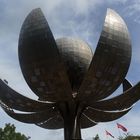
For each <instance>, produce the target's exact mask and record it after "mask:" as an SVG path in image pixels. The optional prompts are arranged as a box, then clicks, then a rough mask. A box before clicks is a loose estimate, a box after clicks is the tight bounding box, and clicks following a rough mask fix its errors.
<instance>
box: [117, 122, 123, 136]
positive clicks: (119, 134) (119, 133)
mask: <svg viewBox="0 0 140 140" xmlns="http://www.w3.org/2000/svg"><path fill="white" fill-rule="evenodd" d="M116 125H117V123H116ZM117 129H118V132H119V137H122V135H121V131H120V129H119V128H118V127H117Z"/></svg>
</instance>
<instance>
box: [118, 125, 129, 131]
mask: <svg viewBox="0 0 140 140" xmlns="http://www.w3.org/2000/svg"><path fill="white" fill-rule="evenodd" d="M117 127H118V128H120V129H122V130H123V131H124V132H127V129H126V128H125V127H124V126H123V125H121V124H119V123H117Z"/></svg>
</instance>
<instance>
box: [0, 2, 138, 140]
mask: <svg viewBox="0 0 140 140" xmlns="http://www.w3.org/2000/svg"><path fill="white" fill-rule="evenodd" d="M38 7H40V8H41V9H42V10H43V13H44V14H45V16H46V18H47V21H48V23H49V25H50V27H51V30H52V32H53V34H54V37H55V38H60V37H64V36H68V37H76V38H81V39H82V40H84V41H86V42H88V43H89V44H90V46H92V49H93V51H94V50H95V48H96V45H97V43H98V39H99V36H100V32H101V29H102V25H103V22H104V18H105V14H106V10H107V8H111V9H114V10H115V11H116V12H118V13H119V14H120V15H121V16H122V18H123V19H124V21H125V22H126V24H127V26H128V29H129V31H130V35H131V39H132V51H133V52H132V61H131V65H130V69H129V72H128V74H127V79H129V80H130V81H131V82H132V84H136V83H137V82H138V81H139V80H140V0H133V1H130V0H106V1H102V0H69V1H68V0H38V1H37V0H36V1H35V0H20V1H19V0H11V1H10V0H0V78H1V79H7V80H8V82H9V86H11V87H12V88H14V89H15V90H16V91H18V92H20V93H21V94H24V95H26V96H28V97H30V98H33V99H37V97H36V96H35V95H34V94H33V93H32V91H31V90H30V89H29V87H28V86H27V84H26V82H25V81H24V79H23V76H22V73H21V70H20V67H19V62H18V53H17V49H18V37H19V32H20V28H21V25H22V23H23V21H24V19H25V17H26V16H27V15H28V13H29V12H30V11H31V10H32V9H34V8H38ZM117 92H118V93H121V92H122V89H120V90H118V91H117ZM115 94H116V93H115ZM139 117H140V102H138V103H137V104H136V105H135V106H134V108H133V109H132V110H131V111H130V112H129V113H128V114H127V115H125V116H124V117H123V118H121V119H119V120H117V121H113V122H109V123H101V124H99V125H97V126H95V127H92V128H89V129H85V130H82V136H83V138H84V139H89V140H90V138H91V137H93V136H95V135H96V134H97V133H98V134H99V136H100V137H101V139H102V140H105V139H106V136H105V129H106V130H108V131H109V132H111V133H112V134H113V135H114V136H115V137H118V135H119V133H118V130H117V127H116V122H120V123H122V124H123V125H124V126H126V127H127V129H128V131H129V132H130V133H133V134H140V119H139ZM9 122H10V123H12V124H15V126H16V127H17V131H20V132H22V133H24V134H25V135H27V136H31V140H50V139H52V140H62V139H63V130H57V131H56V130H55V131H51V130H45V129H42V128H39V127H37V126H35V125H31V124H24V123H20V122H18V121H15V120H13V119H11V118H10V117H8V116H7V115H6V114H5V113H4V112H3V111H2V110H1V109H0V127H3V126H4V124H5V123H9ZM122 134H123V133H122Z"/></svg>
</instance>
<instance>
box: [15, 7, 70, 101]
mask: <svg viewBox="0 0 140 140" xmlns="http://www.w3.org/2000/svg"><path fill="white" fill-rule="evenodd" d="M18 50H19V61H20V66H21V70H22V72H23V75H24V78H25V80H26V82H27V83H28V85H29V87H30V88H31V89H32V91H33V92H34V93H35V94H36V95H37V96H39V97H40V99H42V100H47V101H58V100H60V101H66V100H71V99H72V94H71V93H72V90H71V86H70V83H69V80H68V77H67V74H66V71H65V67H64V64H63V62H62V60H61V58H60V54H59V51H58V49H57V45H56V42H55V40H54V37H53V34H52V33H51V30H50V28H49V25H48V23H47V21H46V19H45V17H44V15H43V13H42V11H41V9H35V10H33V11H31V13H30V14H29V15H28V16H27V18H26V19H25V21H24V23H23V25H22V28H21V31H20V37H19V49H18Z"/></svg>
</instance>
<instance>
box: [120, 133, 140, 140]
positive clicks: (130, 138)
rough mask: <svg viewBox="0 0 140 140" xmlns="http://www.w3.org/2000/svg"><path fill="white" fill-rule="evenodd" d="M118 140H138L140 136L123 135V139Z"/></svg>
mask: <svg viewBox="0 0 140 140" xmlns="http://www.w3.org/2000/svg"><path fill="white" fill-rule="evenodd" d="M118 139H119V140H140V136H133V135H132V134H129V133H127V134H125V137H119V138H118Z"/></svg>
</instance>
